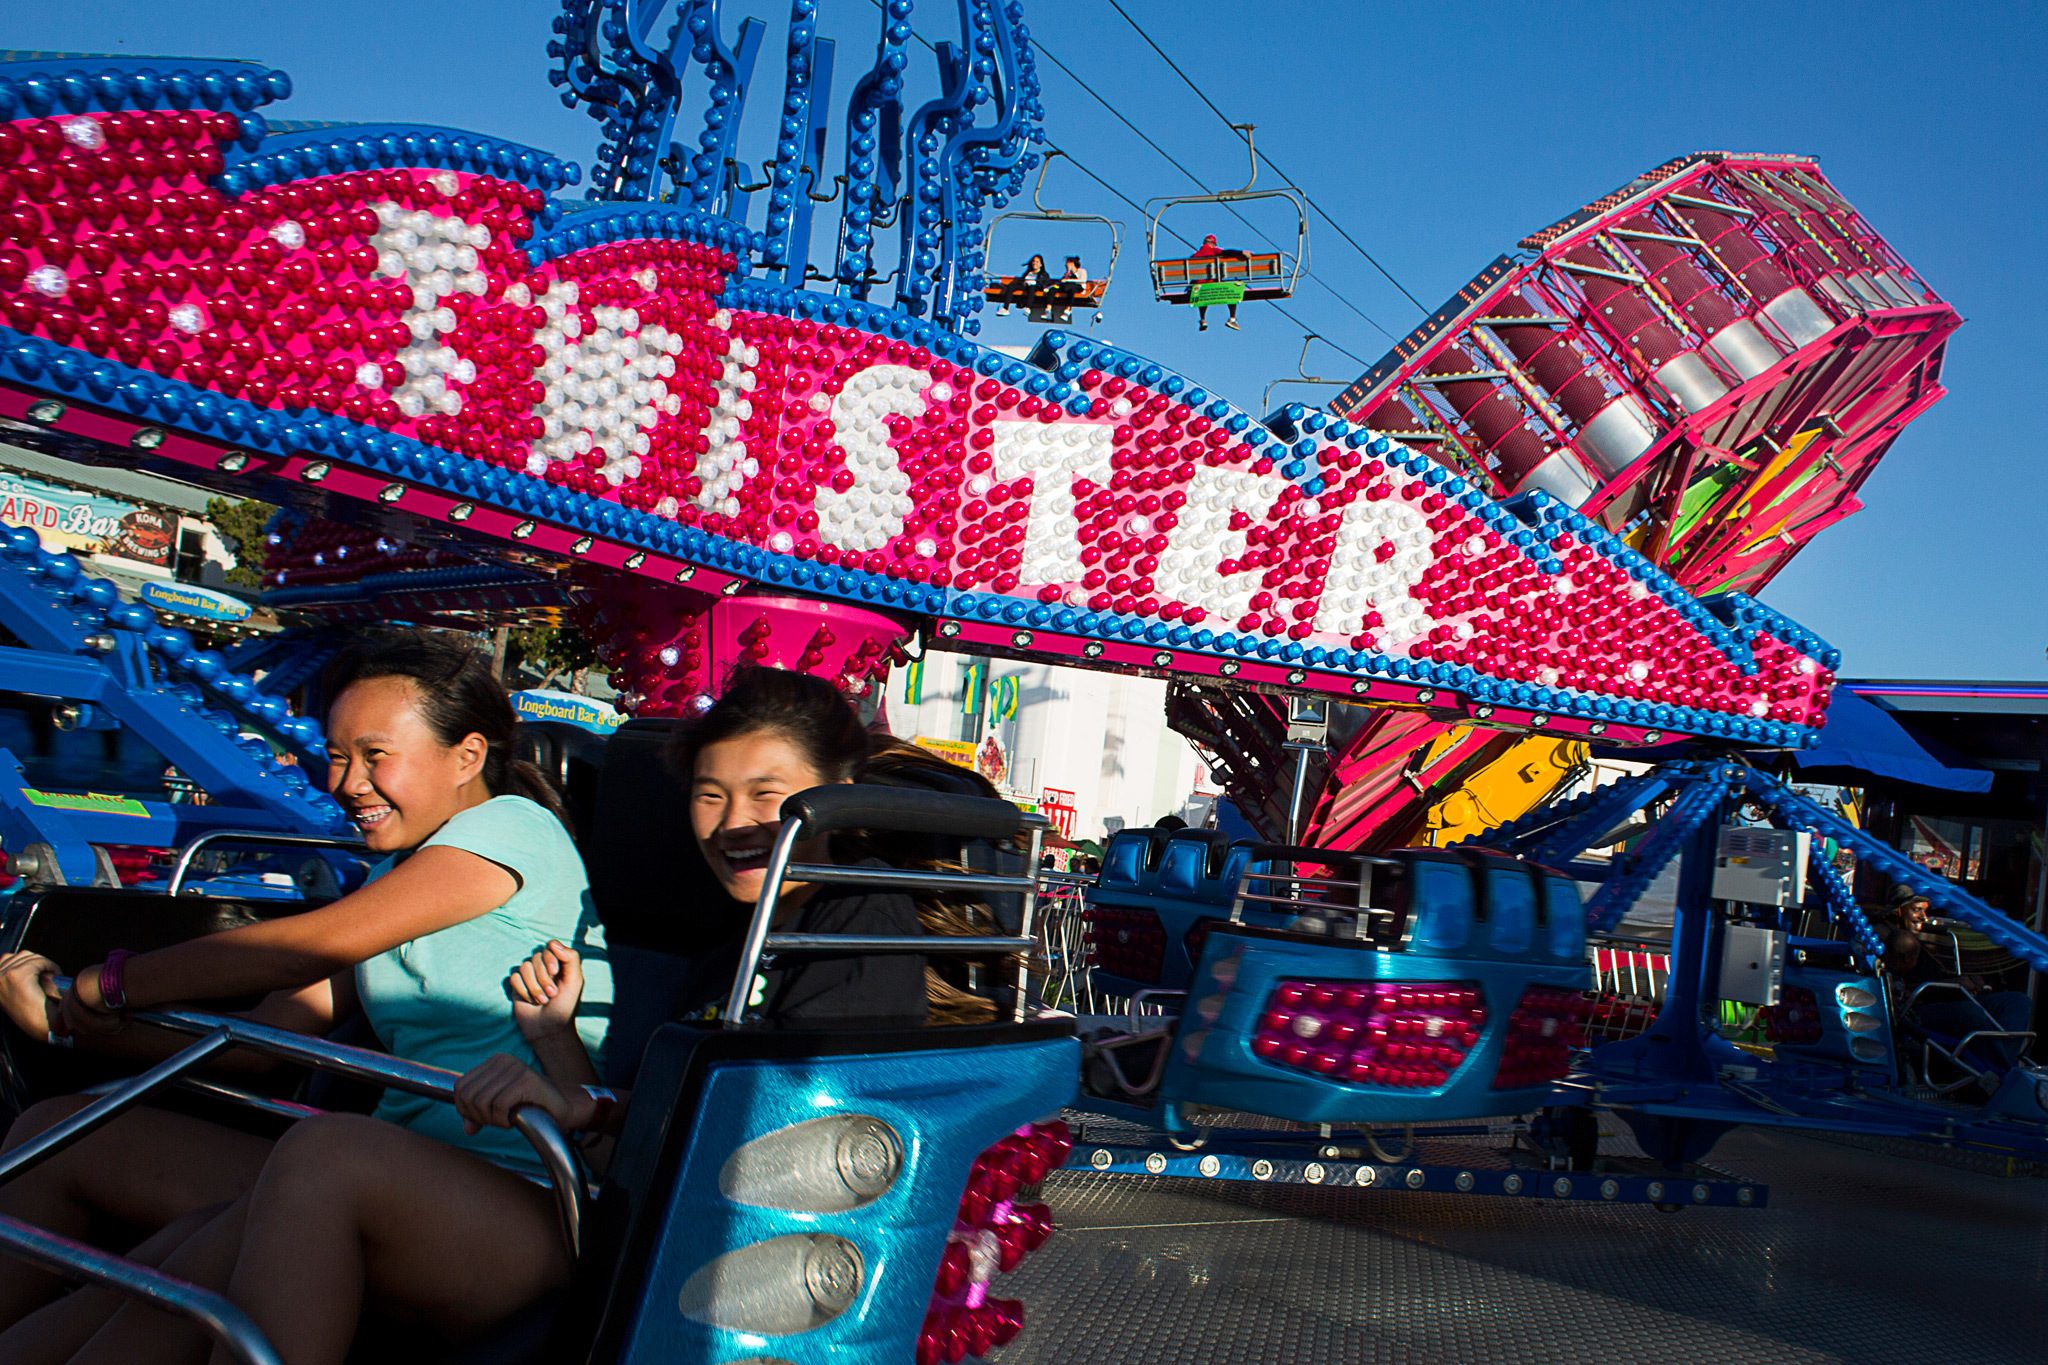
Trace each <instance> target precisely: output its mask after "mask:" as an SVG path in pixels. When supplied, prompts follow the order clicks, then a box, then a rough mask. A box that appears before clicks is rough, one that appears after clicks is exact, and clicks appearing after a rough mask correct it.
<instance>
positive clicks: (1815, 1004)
mask: <svg viewBox="0 0 2048 1365" xmlns="http://www.w3.org/2000/svg"><path fill="white" fill-rule="evenodd" d="M1758 1023H1759V1025H1760V1026H1761V1027H1762V1029H1763V1038H1764V1041H1765V1042H1767V1043H1769V1044H1770V1045H1771V1047H1772V1049H1773V1051H1774V1052H1777V1053H1780V1054H1782V1055H1783V1056H1784V1057H1785V1058H1786V1059H1788V1060H1802V1059H1810V1060H1813V1061H1825V1062H1831V1063H1837V1064H1841V1063H1846V1064H1848V1065H1850V1066H1854V1067H1860V1068H1866V1069H1870V1070H1876V1071H1881V1072H1883V1073H1884V1074H1885V1075H1886V1076H1888V1077H1893V1078H1897V1076H1898V1074H1899V1073H1898V1063H1899V1059H1900V1056H1899V1050H1898V1039H1897V1037H1896V1036H1895V1035H1896V1028H1895V1024H1894V1021H1893V1019H1892V1012H1891V1009H1890V1008H1889V1007H1888V1005H1887V1003H1886V991H1885V985H1884V983H1883V982H1881V981H1879V980H1878V978H1876V977H1875V976H1871V975H1868V974H1865V973H1861V972H1854V971H1843V970H1836V969H1832V968H1827V967H1819V966H1815V965H1812V964H1788V965H1787V966H1786V968H1785V973H1784V977H1783V979H1782V982H1781V984H1780V986H1779V991H1778V1003H1777V1004H1775V1005H1768V1006H1765V1007H1764V1008H1763V1009H1762V1010H1760V1011H1759V1017H1758Z"/></svg>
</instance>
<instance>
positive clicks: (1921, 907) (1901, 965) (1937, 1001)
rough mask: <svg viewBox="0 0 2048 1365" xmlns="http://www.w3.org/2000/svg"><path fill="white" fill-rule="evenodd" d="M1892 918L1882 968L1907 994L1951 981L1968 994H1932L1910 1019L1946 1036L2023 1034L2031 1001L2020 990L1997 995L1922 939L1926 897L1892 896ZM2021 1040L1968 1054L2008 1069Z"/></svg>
mask: <svg viewBox="0 0 2048 1365" xmlns="http://www.w3.org/2000/svg"><path fill="white" fill-rule="evenodd" d="M1891 910H1892V914H1893V918H1892V920H1891V922H1890V923H1889V924H1887V925H1886V926H1885V927H1884V928H1883V929H1882V931H1881V932H1882V935H1883V937H1884V943H1885V948H1884V965H1885V967H1886V969H1887V970H1889V971H1890V972H1891V973H1892V975H1893V976H1895V977H1896V978H1897V979H1898V980H1899V981H1900V982H1901V983H1903V984H1904V985H1905V987H1906V989H1907V990H1908V991H1911V990H1912V988H1913V987H1915V986H1920V985H1924V984H1926V983H1928V982H1949V983H1952V984H1954V985H1957V986H1960V987H1962V989H1963V990H1965V991H1967V992H1969V995H1968V997H1967V998H1966V997H1964V996H1962V995H1958V994H1957V993H1955V992H1954V991H1934V992H1930V993H1928V994H1925V995H1922V996H1921V997H1920V998H1919V1000H1917V1001H1916V1002H1915V1003H1914V1004H1913V1006H1912V1013H1913V1017H1914V1018H1915V1019H1916V1020H1918V1021H1919V1022H1920V1023H1921V1024H1922V1025H1923V1026H1924V1027H1926V1028H1928V1029H1930V1030H1932V1031H1933V1032H1935V1033H1940V1034H1945V1035H1947V1036H1948V1037H1950V1038H1962V1037H1965V1036H1966V1035H1968V1034H1972V1033H1977V1032H1980V1031H1984V1030H1990V1031H1993V1032H2000V1033H2022V1032H2024V1031H2025V1030H2026V1028H2027V1021H2028V1019H2029V1018H2030V1017H2031V1016H2032V1012H2033V1001H2031V1000H2029V999H2028V998H2027V997H2026V995H2025V994H2024V993H2022V992H2020V991H1995V990H1992V989H1990V988H1989V986H1988V985H1987V984H1986V983H1985V981H1984V980H1983V979H1982V978H1981V977H1976V976H1971V975H1968V974H1966V973H1961V972H1958V971H1955V970H1953V967H1954V966H1955V964H1954V963H1952V962H1951V963H1944V962H1943V961H1942V960H1941V951H1940V949H1939V948H1938V947H1937V946H1936V945H1935V944H1933V943H1930V942H1928V941H1927V939H1926V938H1924V937H1922V935H1923V932H1924V931H1925V930H1926V929H1927V928H1928V924H1929V917H1928V902H1927V897H1925V896H1922V895H1920V894H1918V893H1917V892H1915V891H1914V890H1913V889H1912V888H1910V887H1905V886H1902V887H1899V888H1898V889H1897V890H1896V891H1894V892H1893V893H1892V900H1891ZM2024 1041H2025V1040H2023V1039H2020V1038H1980V1039H1978V1040H1977V1041H1976V1042H1974V1043H1972V1044H1971V1045H1970V1046H1971V1050H1972V1051H1974V1052H1976V1053H1977V1054H1978V1055H1979V1056H1980V1057H1982V1058H1984V1059H1985V1060H1986V1061H1989V1062H1991V1063H1993V1064H1994V1065H1996V1066H1997V1067H1999V1068H2000V1069H2001V1070H2010V1069H2011V1068H2012V1067H2014V1066H2016V1065H2018V1064H2019V1060H2020V1049H2021V1045H2022V1043H2023V1042H2024Z"/></svg>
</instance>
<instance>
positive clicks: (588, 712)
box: [512, 687, 626, 735]
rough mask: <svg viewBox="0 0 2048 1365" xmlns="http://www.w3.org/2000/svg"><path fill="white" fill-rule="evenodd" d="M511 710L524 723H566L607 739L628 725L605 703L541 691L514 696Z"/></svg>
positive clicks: (623, 716) (569, 693)
mask: <svg viewBox="0 0 2048 1365" xmlns="http://www.w3.org/2000/svg"><path fill="white" fill-rule="evenodd" d="M512 709H513V710H515V711H517V712H518V713H519V718H520V719H521V720H565V721H568V722H569V723H570V724H571V725H580V726H582V727H583V728H584V729H586V730H595V731H596V732H597V733H598V734H601V735H608V734H610V733H611V732H612V731H614V730H616V729H618V728H619V727H620V726H621V725H624V724H625V723H626V717H625V715H624V714H623V713H622V712H619V711H616V710H614V709H613V708H612V707H611V706H610V705H609V704H607V703H605V702H601V701H593V700H591V699H590V698H589V697H579V696H577V695H576V694H575V693H574V692H556V691H553V690H551V689H544V688H538V687H536V688H530V689H528V690H527V691H524V692H514V693H513V694H512Z"/></svg>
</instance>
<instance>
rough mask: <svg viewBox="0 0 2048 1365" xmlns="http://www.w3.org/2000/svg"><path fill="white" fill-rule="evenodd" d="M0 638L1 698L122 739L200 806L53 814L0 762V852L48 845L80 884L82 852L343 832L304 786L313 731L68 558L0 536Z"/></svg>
mask: <svg viewBox="0 0 2048 1365" xmlns="http://www.w3.org/2000/svg"><path fill="white" fill-rule="evenodd" d="M0 627H5V628H6V630H8V631H9V632H11V633H12V634H13V636H14V638H16V639H17V640H20V641H21V642H22V645H21V647H18V648H13V647H9V648H0V679H5V681H6V685H7V688H8V690H10V691H13V692H20V693H27V694H29V695H31V696H38V697H48V698H50V699H51V700H52V701H53V702H59V703H63V704H68V705H70V706H72V707H75V708H76V710H75V711H74V712H73V713H72V715H73V717H74V720H75V723H76V724H77V725H78V726H80V727H82V728H110V727H113V726H121V727H125V728H126V729H128V730H130V731H132V732H133V733H134V734H135V735H136V737H137V738H139V739H140V740H142V741H143V742H144V743H146V744H148V745H149V746H150V747H151V748H152V749H154V750H156V752H158V753H159V754H161V755H163V757H164V759H165V761H166V762H168V763H170V764H171V765H172V766H174V767H176V768H177V769H178V771H179V772H180V773H182V774H184V775H185V776H186V777H187V778H189V779H190V780H191V781H193V782H194V783H196V784H198V786H199V787H201V788H202V789H203V790H205V791H206V793H207V794H208V796H209V797H210V798H211V801H210V803H209V804H206V805H196V804H187V803H165V802H156V801H144V802H141V803H139V804H140V807H141V809H142V810H143V811H144V812H145V813H144V814H141V815H133V814H108V813H103V812H96V811H80V810H64V809H59V808H57V807H53V806H51V805H49V804H47V803H41V802H37V801H36V800H34V799H33V798H32V797H30V796H28V795H26V794H25V792H26V790H27V789H26V787H25V785H24V782H23V780H22V777H21V767H20V763H19V760H18V759H16V757H15V756H14V755H12V754H9V753H7V752H6V751H5V750H0V842H4V843H5V845H6V847H8V848H9V849H20V848H22V847H23V846H25V845H27V844H31V843H43V844H47V845H49V847H50V848H51V849H52V851H53V852H54V854H55V856H56V859H57V864H58V868H59V869H60V870H61V872H62V873H63V876H64V879H65V880H66V881H67V882H83V883H88V884H89V883H91V882H92V881H93V880H94V875H95V871H96V868H97V862H96V859H95V856H94V854H93V851H92V848H91V845H92V844H95V843H107V844H134V845H148V846H158V847H160V846H168V845H174V844H181V843H184V842H185V841H186V840H187V839H188V838H190V837H192V836H193V835H196V834H199V833H201V832H204V831H205V830H209V829H220V828H237V829H255V830H265V831H271V830H275V831H284V832H291V833H300V834H340V833H342V832H343V831H344V830H345V829H346V822H345V820H344V819H343V816H342V813H341V808H340V807H339V806H337V805H336V804H335V803H334V801H333V799H332V798H330V797H329V796H327V795H326V793H324V792H322V791H319V790H317V789H315V788H314V787H313V786H312V784H311V783H310V782H308V780H307V778H306V773H307V771H318V770H320V769H323V768H324V767H325V766H326V761H327V760H326V752H325V746H326V741H325V737H324V736H323V734H322V732H321V728H320V725H319V723H318V722H317V721H314V720H312V719H310V718H306V717H296V716H292V715H291V714H290V713H289V712H288V711H287V709H286V706H285V703H284V702H283V700H281V699H280V698H279V697H277V696H275V695H272V694H271V693H269V692H267V691H265V690H264V689H263V688H262V687H260V686H259V685H258V683H257V682H256V680H255V679H253V678H250V677H248V676H246V675H245V674H243V673H239V672H236V671H235V670H234V669H233V668H231V667H230V666H229V665H228V663H227V661H226V660H225V659H224V658H223V657H222V656H221V655H220V654H217V653H215V652H213V651H211V650H202V649H195V648H194V647H193V641H192V637H191V635H190V633H189V632H187V631H185V630H183V629H180V628H178V627H175V626H168V625H165V624H162V623H161V622H159V621H158V620H157V619H156V615H155V613H154V612H152V611H151V610H150V609H149V608H147V607H145V606H142V605H141V604H139V603H132V602H128V603H124V602H122V601H121V600H120V594H119V592H118V590H117V589H116V588H115V587H114V585H113V584H112V583H110V582H108V581H107V580H105V579H102V578H98V577H96V576H94V575H92V574H89V573H86V572H85V571H84V570H83V568H82V567H81V565H80V564H79V561H78V560H77V559H76V558H75V557H74V556H72V555H69V554H52V553H50V552H49V551H47V550H44V549H42V548H41V546H40V545H39V544H38V543H37V539H36V535H35V533H34V532H33V531H28V530H23V529H19V528H17V529H14V530H10V531H8V532H6V533H5V534H4V535H0ZM244 730H249V731H254V732H257V733H259V734H262V735H264V736H267V737H268V738H267V739H254V738H248V737H245V736H244V735H243V733H242V732H243V731H244ZM273 742H274V744H275V745H276V746H277V748H281V749H282V750H284V751H285V752H286V753H289V754H291V755H292V756H293V757H294V758H296V759H297V763H296V764H292V763H287V762H285V761H284V760H283V759H282V758H281V757H280V756H279V754H278V753H277V752H276V751H275V749H274V748H273Z"/></svg>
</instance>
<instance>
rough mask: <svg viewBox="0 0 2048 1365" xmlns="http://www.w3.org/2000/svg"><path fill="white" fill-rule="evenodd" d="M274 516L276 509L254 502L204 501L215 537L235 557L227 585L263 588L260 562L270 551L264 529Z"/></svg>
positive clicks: (249, 499) (235, 499)
mask: <svg viewBox="0 0 2048 1365" xmlns="http://www.w3.org/2000/svg"><path fill="white" fill-rule="evenodd" d="M276 514H277V509H276V508H275V507H272V506H271V505H270V504H269V503H267V502H257V501H256V500H255V499H254V498H208V499H207V500H206V519H207V520H208V521H209V522H211V523H213V529H214V533H215V534H216V535H218V536H219V537H220V538H221V542H222V543H223V544H225V545H226V546H227V547H228V549H229V550H230V551H232V552H233V553H234V556H235V567H234V568H232V569H229V570H228V573H227V579H228V582H230V583H233V584H235V585H236V586H237V587H242V588H256V587H261V586H262V584H263V558H264V556H265V554H267V553H268V552H269V549H270V543H269V542H268V541H266V540H265V539H264V538H263V528H264V527H265V526H268V525H269V524H270V519H271V517H273V516H275V515H276Z"/></svg>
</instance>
